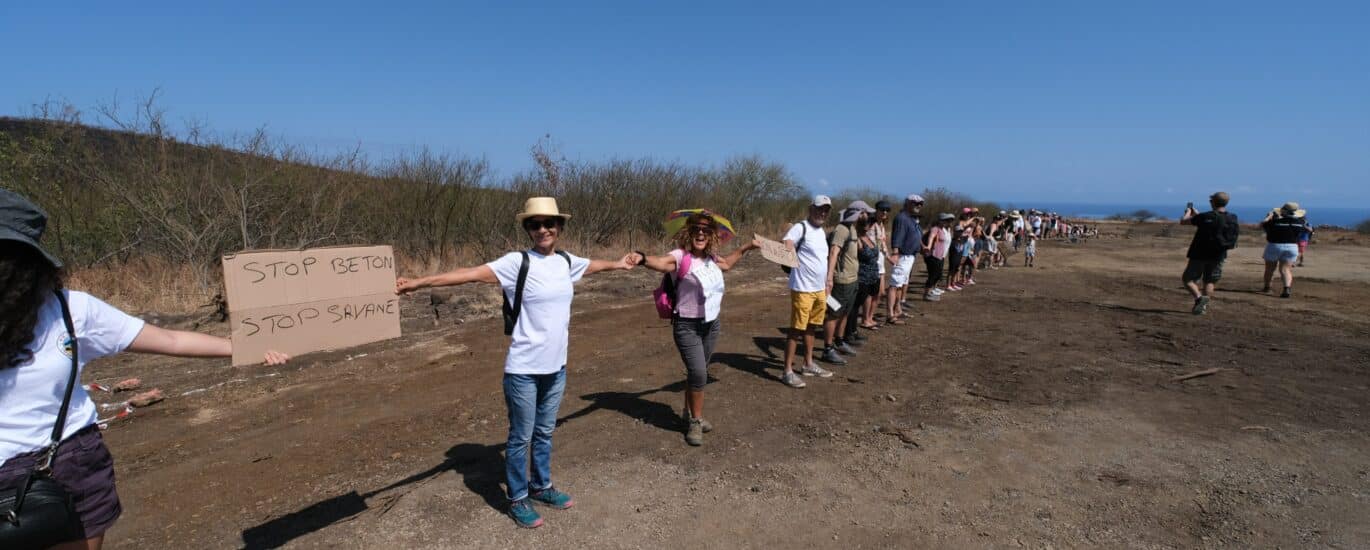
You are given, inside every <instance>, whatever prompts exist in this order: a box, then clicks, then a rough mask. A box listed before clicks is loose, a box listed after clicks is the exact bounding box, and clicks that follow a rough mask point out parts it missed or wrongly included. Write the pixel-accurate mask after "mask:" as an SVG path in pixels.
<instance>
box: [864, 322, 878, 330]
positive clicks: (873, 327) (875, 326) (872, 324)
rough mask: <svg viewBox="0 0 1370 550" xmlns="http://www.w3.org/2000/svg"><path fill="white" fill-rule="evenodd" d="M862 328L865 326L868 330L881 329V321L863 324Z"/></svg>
mask: <svg viewBox="0 0 1370 550" xmlns="http://www.w3.org/2000/svg"><path fill="white" fill-rule="evenodd" d="M861 328H864V329H866V330H880V323H871V324H869V325H861Z"/></svg>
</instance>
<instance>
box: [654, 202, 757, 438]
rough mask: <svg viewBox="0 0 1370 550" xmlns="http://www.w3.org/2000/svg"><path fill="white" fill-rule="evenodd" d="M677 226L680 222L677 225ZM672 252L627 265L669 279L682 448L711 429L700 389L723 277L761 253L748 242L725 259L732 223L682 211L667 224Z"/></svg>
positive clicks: (713, 338)
mask: <svg viewBox="0 0 1370 550" xmlns="http://www.w3.org/2000/svg"><path fill="white" fill-rule="evenodd" d="M677 220H680V221H677ZM666 225H667V230H668V231H669V232H670V234H671V241H672V243H673V244H675V249H674V250H672V251H670V252H668V253H666V254H664V255H661V256H648V255H646V254H643V253H642V252H635V253H633V255H632V258H631V261H632V262H633V263H635V264H638V265H644V266H646V267H647V269H650V270H652V271H656V272H660V273H664V274H666V276H667V277H669V278H670V282H671V288H672V289H673V293H672V294H673V295H672V296H671V297H670V300H671V335H672V337H673V338H674V340H675V347H676V350H677V351H679V352H680V360H681V361H682V362H684V363H685V410H684V413H683V414H682V415H681V416H682V418H683V419H684V427H685V430H684V431H685V442H686V443H688V444H690V445H693V446H699V445H703V444H704V434H705V433H706V432H710V431H713V425H712V424H710V423H709V421H707V420H705V419H704V386H705V385H706V384H708V382H709V361H710V358H711V357H712V356H713V353H714V345H715V344H716V343H717V342H718V335H719V333H720V332H721V327H720V324H719V320H718V316H719V313H720V311H721V310H722V308H723V289H724V285H723V274H724V273H726V272H728V271H730V270H732V268H733V267H735V266H737V262H739V261H742V257H743V256H745V255H746V254H747V252H750V251H752V250H755V249H757V248H760V247H761V244H760V243H759V242H756V241H752V242H749V243H747V244H745V245H743V246H742V247H740V248H738V249H736V250H734V251H732V253H730V254H728V255H726V256H720V255H719V248H721V247H722V246H723V243H725V242H727V241H728V240H730V239H731V238H732V237H733V234H734V232H733V227H732V223H731V222H729V221H728V219H727V218H724V217H723V216H720V215H718V214H715V213H713V212H710V211H708V210H702V209H695V210H682V211H677V212H676V213H674V214H672V218H669V219H667V222H666Z"/></svg>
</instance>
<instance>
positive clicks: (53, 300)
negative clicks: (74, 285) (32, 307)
mask: <svg viewBox="0 0 1370 550" xmlns="http://www.w3.org/2000/svg"><path fill="white" fill-rule="evenodd" d="M66 293H67V302H68V304H69V305H70V308H71V318H72V325H73V326H75V327H76V335H77V338H78V340H77V344H78V349H79V350H80V353H81V356H80V364H79V368H80V370H84V369H85V365H86V363H88V362H90V361H92V360H95V359H99V358H101V357H104V356H106V355H111V354H115V353H119V352H121V351H123V350H124V348H127V347H128V346H129V344H131V343H133V339H134V338H136V337H137V336H138V333H139V332H141V331H142V330H143V321H142V319H138V318H137V317H133V316H131V315H129V314H127V313H124V312H122V311H119V310H118V309H115V308H114V307H113V306H111V305H109V304H106V303H104V302H102V301H100V300H99V299H98V298H95V297H94V296H91V295H89V294H86V293H84V292H76V291H66ZM70 339H71V337H70V336H69V335H68V334H67V327H66V324H64V323H63V322H62V304H61V303H60V302H58V301H57V297H56V296H50V297H48V301H47V303H45V304H43V307H42V309H40V310H39V312H38V324H37V325H35V326H34V328H33V342H34V344H31V347H30V349H33V352H34V353H33V358H32V359H30V360H29V362H27V363H24V364H21V365H19V366H17V367H10V368H5V369H0V464H4V462H5V461H6V460H9V459H10V458H13V457H15V456H18V455H21V454H24V453H28V452H32V451H37V450H39V449H42V448H43V447H46V446H47V445H48V443H49V441H50V440H49V438H50V437H51V436H52V427H53V426H54V425H56V423H57V411H58V409H60V408H61V406H62V395H63V394H64V393H66V389H67V378H68V377H70V376H71V355H70V353H71V348H70V344H71V342H70ZM76 380H77V381H76V388H74V389H73V390H72V392H71V406H70V407H68V408H67V423H66V427H65V429H64V430H63V431H62V438H63V439H66V438H67V437H70V436H71V435H72V434H74V433H76V432H78V431H80V430H81V429H83V428H85V427H86V426H89V425H91V424H94V423H95V419H96V412H97V411H96V408H95V402H94V401H91V400H90V395H88V394H87V393H86V389H85V388H84V387H82V386H81V381H80V380H81V379H80V376H79V375H78V376H77V379H76Z"/></svg>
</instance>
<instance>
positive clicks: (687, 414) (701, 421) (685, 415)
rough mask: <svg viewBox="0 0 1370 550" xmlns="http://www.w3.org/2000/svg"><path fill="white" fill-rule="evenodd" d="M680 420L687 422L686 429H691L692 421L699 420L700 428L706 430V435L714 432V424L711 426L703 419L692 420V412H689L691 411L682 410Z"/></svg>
mask: <svg viewBox="0 0 1370 550" xmlns="http://www.w3.org/2000/svg"><path fill="white" fill-rule="evenodd" d="M680 419H681V420H684V421H685V427H686V428H689V427H690V421H691V420H698V421H699V425H700V427H702V428H704V433H709V432H712V431H714V425H713V424H710V423H709V421H708V420H705V419H703V418H691V417H690V410H689V409H682V410H681V411H680Z"/></svg>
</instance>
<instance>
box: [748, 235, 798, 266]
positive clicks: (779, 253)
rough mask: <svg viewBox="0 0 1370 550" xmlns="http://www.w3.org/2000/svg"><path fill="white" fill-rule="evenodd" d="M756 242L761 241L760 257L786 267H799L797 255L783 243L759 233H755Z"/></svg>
mask: <svg viewBox="0 0 1370 550" xmlns="http://www.w3.org/2000/svg"><path fill="white" fill-rule="evenodd" d="M755 237H756V240H757V242H760V243H761V257H762V258H765V259H767V260H770V261H772V262H775V263H778V264H780V265H783V266H786V267H799V255H798V254H795V252H794V251H793V250H790V247H788V246H785V243H783V242H779V241H772V240H770V239H767V238H765V237H762V236H761V235H755Z"/></svg>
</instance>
